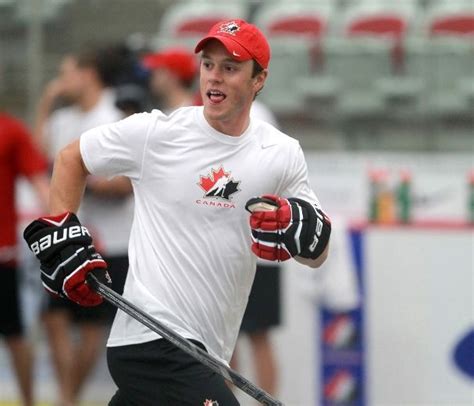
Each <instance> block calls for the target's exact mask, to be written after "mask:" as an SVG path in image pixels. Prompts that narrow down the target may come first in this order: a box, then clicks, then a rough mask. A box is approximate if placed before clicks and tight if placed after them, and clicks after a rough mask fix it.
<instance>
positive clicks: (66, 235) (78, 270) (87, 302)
mask: <svg viewBox="0 0 474 406" xmlns="http://www.w3.org/2000/svg"><path fill="white" fill-rule="evenodd" d="M23 237H24V238H25V240H26V242H27V244H28V246H29V247H30V249H31V251H33V253H34V254H35V255H36V257H37V258H38V259H39V261H40V263H41V267H40V268H41V281H42V283H43V286H44V288H45V289H46V290H47V291H48V292H49V293H51V294H52V295H55V296H61V297H66V298H68V299H70V300H72V301H74V302H76V303H78V304H80V305H82V306H96V305H98V304H100V303H102V300H103V299H102V297H101V296H100V295H99V294H97V293H96V292H95V291H93V290H92V289H91V288H90V286H88V285H87V283H86V277H87V274H88V273H89V272H94V275H96V276H97V277H98V278H99V279H100V280H101V281H103V282H105V283H107V284H109V285H110V284H111V279H110V276H109V274H108V272H107V264H106V263H105V261H104V260H103V258H102V256H101V255H100V254H99V253H98V252H97V251H96V250H95V247H94V245H93V244H92V237H91V235H90V233H89V230H87V228H86V227H84V226H83V225H81V223H80V222H79V219H78V218H77V216H76V215H75V214H74V213H64V214H62V215H60V216H52V217H41V218H39V219H37V220H35V221H33V222H32V223H31V224H30V225H29V226H28V227H26V229H25V231H24V233H23Z"/></svg>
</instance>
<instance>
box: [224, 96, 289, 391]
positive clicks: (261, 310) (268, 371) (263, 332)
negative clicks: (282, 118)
mask: <svg viewBox="0 0 474 406" xmlns="http://www.w3.org/2000/svg"><path fill="white" fill-rule="evenodd" d="M250 118H251V119H252V120H262V121H265V122H266V123H269V124H271V125H273V126H274V127H276V128H278V123H277V119H276V117H275V115H274V114H273V112H272V111H271V110H270V109H269V108H268V107H267V106H266V105H265V104H263V103H262V102H261V101H259V100H254V101H253V103H252V107H251V109H250ZM280 272H281V265H280V264H279V263H275V262H271V261H265V260H263V259H258V260H257V271H256V273H255V279H254V281H253V285H252V289H251V291H250V295H249V301H248V303H247V308H246V309H245V313H244V318H243V319H242V325H241V326H240V335H241V336H244V337H247V338H248V341H249V344H250V349H251V352H252V357H251V359H252V361H253V368H254V370H255V375H256V381H257V384H258V385H259V386H260V387H261V388H262V389H264V390H265V391H267V392H268V393H270V394H271V395H276V394H277V392H278V360H277V357H276V354H275V351H274V349H273V345H272V341H271V330H272V329H273V328H275V327H278V326H279V325H280V323H281V287H280V279H281V275H280ZM238 347H239V346H238V342H237V345H236V348H235V351H234V354H233V355H232V359H231V361H230V366H231V367H232V368H234V369H236V370H237V369H239V362H238V358H239V356H238V352H239V351H238Z"/></svg>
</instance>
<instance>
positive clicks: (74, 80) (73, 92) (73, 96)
mask: <svg viewBox="0 0 474 406" xmlns="http://www.w3.org/2000/svg"><path fill="white" fill-rule="evenodd" d="M86 77H87V69H86V68H80V67H79V66H78V65H77V61H76V60H75V59H74V58H73V57H70V56H67V57H65V58H64V59H63V61H62V63H61V66H60V67H59V74H58V80H59V82H60V83H61V89H62V96H64V97H65V98H67V99H69V100H71V101H76V100H78V99H79V98H80V96H81V94H82V91H83V89H84V85H85V83H86Z"/></svg>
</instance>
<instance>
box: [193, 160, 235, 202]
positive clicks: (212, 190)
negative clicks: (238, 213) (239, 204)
mask: <svg viewBox="0 0 474 406" xmlns="http://www.w3.org/2000/svg"><path fill="white" fill-rule="evenodd" d="M239 184H240V181H235V180H234V179H233V178H232V177H231V173H230V172H226V171H225V170H224V168H223V167H222V165H221V166H220V168H219V169H218V170H217V171H216V170H215V169H211V173H210V174H209V176H202V175H201V176H200V179H199V183H198V185H199V186H200V187H201V189H202V190H204V192H205V193H204V196H203V197H204V198H215V199H222V200H224V201H230V200H231V199H232V195H233V194H234V193H236V192H239V191H240V189H239Z"/></svg>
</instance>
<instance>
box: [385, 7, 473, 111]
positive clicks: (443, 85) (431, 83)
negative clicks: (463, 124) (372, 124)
mask: <svg viewBox="0 0 474 406" xmlns="http://www.w3.org/2000/svg"><path fill="white" fill-rule="evenodd" d="M404 48H405V72H404V75H403V76H402V77H393V78H390V79H387V80H385V81H381V82H379V83H378V86H379V89H380V91H382V92H383V93H384V94H385V96H386V98H385V102H386V103H387V109H389V110H391V111H392V112H393V109H395V108H399V109H401V110H400V111H399V113H402V116H406V115H411V116H417V115H418V116H420V115H421V116H422V117H425V118H427V119H449V118H450V117H458V118H459V117H468V116H472V112H473V111H474V109H473V107H474V90H473V89H474V3H473V2H472V1H466V0H438V1H432V2H430V3H429V4H428V5H427V7H426V9H425V12H424V13H423V14H422V15H420V16H419V20H418V24H417V25H416V27H414V29H413V31H412V35H411V37H409V38H408V39H407V40H406V42H405V45H404Z"/></svg>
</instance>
